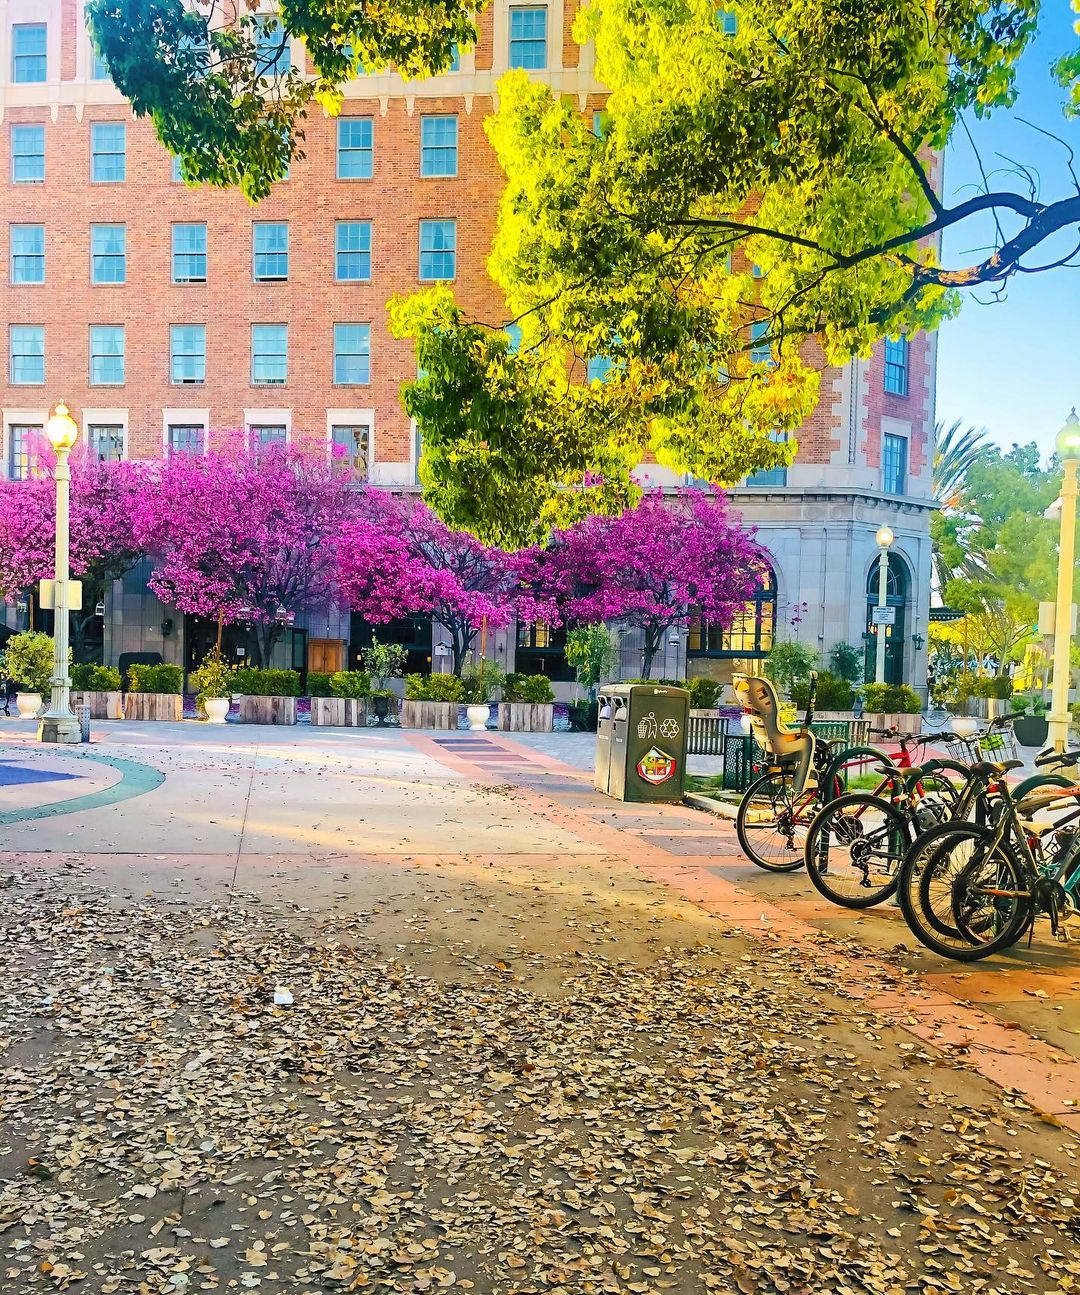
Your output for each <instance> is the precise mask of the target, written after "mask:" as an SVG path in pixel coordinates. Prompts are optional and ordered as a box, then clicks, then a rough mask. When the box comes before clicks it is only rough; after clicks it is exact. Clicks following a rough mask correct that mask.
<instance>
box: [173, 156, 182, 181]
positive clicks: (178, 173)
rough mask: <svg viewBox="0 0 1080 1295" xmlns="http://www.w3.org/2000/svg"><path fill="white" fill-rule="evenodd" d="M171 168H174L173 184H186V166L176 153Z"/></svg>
mask: <svg viewBox="0 0 1080 1295" xmlns="http://www.w3.org/2000/svg"><path fill="white" fill-rule="evenodd" d="M171 166H172V182H173V184H183V183H184V164H183V162H182V161H181V160H180V158H179V157H178V156H177V155H176V154H175V153H173V155H172V159H171Z"/></svg>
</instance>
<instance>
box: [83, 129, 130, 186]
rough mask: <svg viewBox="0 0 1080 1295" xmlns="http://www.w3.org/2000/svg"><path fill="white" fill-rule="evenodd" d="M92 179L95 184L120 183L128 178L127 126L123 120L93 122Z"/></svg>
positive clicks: (91, 139) (91, 146)
mask: <svg viewBox="0 0 1080 1295" xmlns="http://www.w3.org/2000/svg"><path fill="white" fill-rule="evenodd" d="M90 179H91V180H92V181H93V182H94V183H95V184H120V183H121V181H123V180H126V179H127V127H126V126H125V125H124V123H123V122H122V121H95V122H93V123H92V124H91V126H90Z"/></svg>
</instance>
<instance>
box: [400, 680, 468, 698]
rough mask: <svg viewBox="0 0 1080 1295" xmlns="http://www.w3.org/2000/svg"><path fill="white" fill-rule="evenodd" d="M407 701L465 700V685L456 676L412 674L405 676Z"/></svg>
mask: <svg viewBox="0 0 1080 1295" xmlns="http://www.w3.org/2000/svg"><path fill="white" fill-rule="evenodd" d="M405 700H406V701H449V702H461V701H464V700H465V685H464V684H463V683H462V682H461V679H460V678H459V677H458V676H457V675H456V674H410V675H406V676H405Z"/></svg>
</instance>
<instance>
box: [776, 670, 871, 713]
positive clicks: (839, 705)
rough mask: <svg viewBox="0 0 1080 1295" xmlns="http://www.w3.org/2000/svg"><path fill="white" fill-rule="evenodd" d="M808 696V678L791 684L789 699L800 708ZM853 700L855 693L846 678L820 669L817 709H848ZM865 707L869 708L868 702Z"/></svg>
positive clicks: (802, 707) (804, 705) (804, 704)
mask: <svg viewBox="0 0 1080 1295" xmlns="http://www.w3.org/2000/svg"><path fill="white" fill-rule="evenodd" d="M871 686H872V687H873V686H876V685H871ZM809 697H810V681H809V680H808V679H800V680H799V682H798V683H794V684H792V686H791V700H792V701H793V702H794V703H795V705H796V706H798V707H799V708H800V710H802V709H805V707H806V703H807V701H808V700H809ZM854 700H855V694H854V692H853V690H852V687H851V684H849V683H848V681H847V680H846V679H841V678H839V677H838V676H837V675H835V674H833V672H832V671H831V670H822V672H821V673H820V674H819V675H818V677H817V701H816V703H815V704H816V706H817V708H818V710H850V709H851V706H852V703H853V702H854ZM867 709H869V702H868V703H867Z"/></svg>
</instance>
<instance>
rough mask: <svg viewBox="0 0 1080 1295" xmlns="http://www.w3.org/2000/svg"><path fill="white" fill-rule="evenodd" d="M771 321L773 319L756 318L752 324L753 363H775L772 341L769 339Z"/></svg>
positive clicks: (751, 346) (751, 347) (751, 359)
mask: <svg viewBox="0 0 1080 1295" xmlns="http://www.w3.org/2000/svg"><path fill="white" fill-rule="evenodd" d="M770 323H771V321H770V320H768V319H755V320H754V322H753V323H752V324H751V325H750V343H751V345H750V363H751V364H772V363H773V349H772V342H771V341H770V339H769V327H770Z"/></svg>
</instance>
